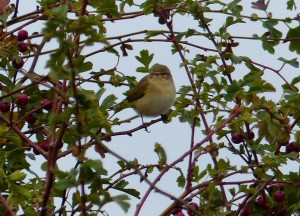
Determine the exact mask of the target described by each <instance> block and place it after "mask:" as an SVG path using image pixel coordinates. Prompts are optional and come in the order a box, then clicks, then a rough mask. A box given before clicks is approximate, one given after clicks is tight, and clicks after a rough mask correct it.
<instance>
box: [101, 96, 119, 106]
mask: <svg viewBox="0 0 300 216" xmlns="http://www.w3.org/2000/svg"><path fill="white" fill-rule="evenodd" d="M117 99H118V98H117V97H116V96H115V95H114V94H111V95H108V96H107V97H106V98H105V99H104V100H103V101H102V103H101V107H102V108H104V109H108V108H111V107H112V106H113V105H114V104H115V102H116V100H117Z"/></svg>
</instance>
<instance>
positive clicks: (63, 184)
mask: <svg viewBox="0 0 300 216" xmlns="http://www.w3.org/2000/svg"><path fill="white" fill-rule="evenodd" d="M74 186H76V181H75V179H61V180H59V181H58V182H56V183H55V184H54V188H55V189H57V190H59V191H64V190H67V189H70V188H71V187H74Z"/></svg>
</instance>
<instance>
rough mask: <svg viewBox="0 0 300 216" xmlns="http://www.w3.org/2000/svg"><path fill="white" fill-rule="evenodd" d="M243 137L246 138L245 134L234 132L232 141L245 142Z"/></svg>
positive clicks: (236, 142)
mask: <svg viewBox="0 0 300 216" xmlns="http://www.w3.org/2000/svg"><path fill="white" fill-rule="evenodd" d="M243 139H244V136H243V135H242V134H239V133H234V134H232V136H231V141H232V142H233V143H235V144H239V143H241V142H243Z"/></svg>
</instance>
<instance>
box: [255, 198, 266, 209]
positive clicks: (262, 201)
mask: <svg viewBox="0 0 300 216" xmlns="http://www.w3.org/2000/svg"><path fill="white" fill-rule="evenodd" d="M256 204H257V205H258V206H259V207H262V208H264V207H266V206H267V200H266V199H265V198H264V197H263V196H260V197H258V199H257V200H256Z"/></svg>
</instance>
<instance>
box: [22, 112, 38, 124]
mask: <svg viewBox="0 0 300 216" xmlns="http://www.w3.org/2000/svg"><path fill="white" fill-rule="evenodd" d="M36 120H37V117H35V116H34V115H33V114H30V115H28V116H26V117H25V121H26V122H27V123H28V124H34V123H35V121H36Z"/></svg>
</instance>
